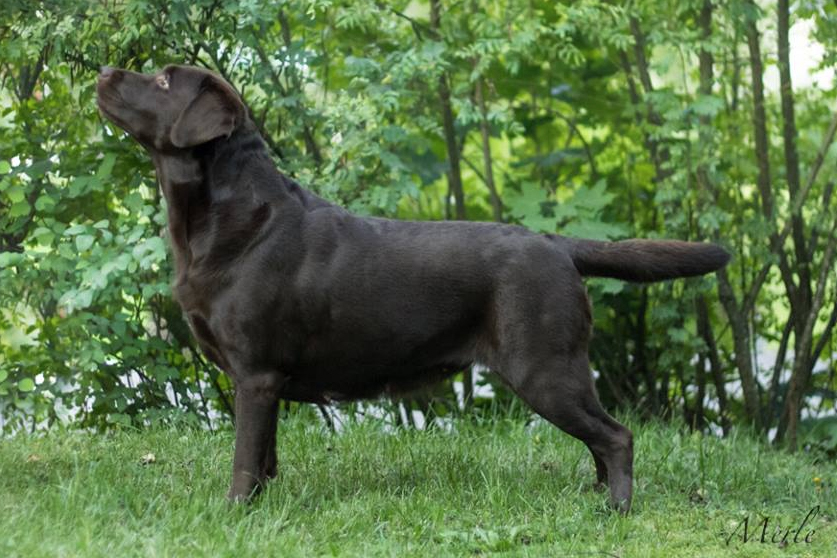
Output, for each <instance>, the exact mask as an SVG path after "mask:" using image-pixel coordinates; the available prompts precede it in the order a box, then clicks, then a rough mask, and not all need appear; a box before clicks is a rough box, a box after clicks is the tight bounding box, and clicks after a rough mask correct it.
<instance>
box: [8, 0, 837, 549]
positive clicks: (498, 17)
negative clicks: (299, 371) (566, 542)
mask: <svg viewBox="0 0 837 558" xmlns="http://www.w3.org/2000/svg"><path fill="white" fill-rule="evenodd" d="M7 4H8V5H7V6H4V10H3V12H2V14H0V107H2V109H0V110H1V112H0V285H1V286H0V416H2V417H3V423H2V425H0V428H3V429H6V430H15V429H20V428H22V427H26V428H35V427H38V426H42V425H45V424H51V423H53V422H55V421H67V420H69V421H72V422H74V423H75V424H79V425H83V426H96V427H108V426H111V425H117V424H147V423H150V422H156V421H168V420H170V418H171V416H172V415H173V414H175V413H176V414H182V413H184V412H185V413H186V414H187V415H188V416H190V417H192V419H193V420H195V421H203V422H206V423H209V422H211V421H212V420H214V419H213V418H212V417H217V416H219V415H223V414H225V413H226V412H227V411H228V410H229V398H230V395H231V394H230V393H229V389H230V384H229V380H228V379H227V378H225V377H224V376H223V375H219V373H218V371H217V370H216V369H215V368H214V367H212V366H211V365H210V364H208V363H207V362H206V360H205V359H204V358H203V357H202V356H201V355H200V352H199V351H198V350H197V348H196V346H195V343H194V340H193V339H192V338H191V337H190V334H189V331H188V328H187V327H186V324H185V323H184V320H183V318H182V316H181V313H180V311H179V309H178V308H177V306H176V305H175V304H174V303H173V302H172V300H171V293H170V287H169V284H170V281H171V275H172V262H171V259H170V257H169V255H168V250H167V244H168V241H167V240H166V210H165V203H164V200H162V199H161V196H160V194H159V191H158V189H157V186H156V183H155V177H154V172H153V168H152V166H151V164H150V162H149V161H148V158H147V156H146V154H145V153H143V152H142V150H141V149H140V148H139V147H138V146H137V145H136V144H135V143H134V142H132V141H129V140H128V138H126V137H125V136H124V134H123V133H122V132H120V131H119V130H117V129H115V128H113V127H111V126H109V125H107V124H105V123H104V122H103V120H102V119H101V117H99V116H98V115H97V111H96V107H95V81H96V78H95V75H96V71H97V69H98V67H99V66H100V65H102V64H108V65H112V66H118V67H126V68H130V69H133V70H137V71H152V70H154V69H157V68H160V67H161V66H163V65H165V64H167V63H187V64H198V65H202V66H206V67H208V68H210V69H213V70H215V71H217V72H219V73H220V74H221V75H222V76H223V77H225V78H226V79H228V80H229V81H230V82H232V83H233V84H234V85H235V86H236V87H237V89H238V90H239V91H240V92H241V94H242V96H243V99H244V100H245V102H246V104H247V106H248V108H249V109H250V113H251V115H252V117H253V119H254V121H255V122H256V123H257V125H258V126H259V128H260V129H261V131H262V133H263V135H264V137H265V139H266V141H267V143H268V145H269V148H270V150H271V153H272V155H273V156H274V158H275V160H276V163H277V165H278V166H279V167H280V168H281V169H282V170H283V171H284V172H286V173H288V174H290V175H293V176H294V177H295V178H297V179H298V180H299V181H301V182H302V183H303V184H305V185H306V186H308V187H310V188H311V189H313V190H314V191H316V192H318V193H319V194H321V195H323V196H325V197H326V198H328V199H330V200H333V201H335V202H337V203H340V204H342V205H344V206H346V207H348V208H349V209H351V210H352V211H354V212H357V213H360V214H365V215H381V216H390V217H398V218H408V219H443V218H448V217H451V216H452V215H453V214H454V211H453V208H452V205H453V203H454V202H453V201H452V195H451V194H452V192H451V191H450V190H449V188H450V186H449V184H448V182H447V176H448V175H449V173H450V172H451V165H450V162H449V161H448V149H447V148H448V145H447V143H449V142H450V138H446V137H445V134H444V133H443V125H442V117H441V114H442V111H441V100H440V96H439V91H440V89H439V84H440V83H441V82H444V83H446V84H447V85H448V87H449V89H450V104H451V108H452V111H453V114H454V116H455V123H454V125H455V126H454V127H455V138H453V139H454V141H455V143H456V145H455V148H456V151H458V152H459V153H460V154H461V158H462V165H461V166H462V172H461V174H462V177H461V178H462V183H463V189H464V198H465V207H464V208H463V209H464V210H466V213H467V215H468V217H469V218H471V219H483V220H488V219H492V218H493V217H494V215H495V213H494V210H495V206H493V205H492V204H493V200H492V194H491V192H490V188H489V187H488V180H487V174H488V172H487V171H488V170H489V168H490V170H491V171H492V175H493V177H494V182H495V190H496V194H497V197H498V198H499V201H500V203H501V204H502V208H501V214H502V217H503V219H504V220H506V221H508V222H512V223H516V224H521V225H523V226H526V227H529V228H531V229H532V230H536V231H539V232H545V233H560V234H567V235H574V236H583V237H589V238H598V239H611V240H617V239H621V238H627V237H634V236H640V237H676V238H684V239H718V240H720V241H721V242H722V243H723V244H725V246H727V248H729V249H730V250H731V252H733V254H734V255H735V260H734V262H733V264H732V266H731V268H730V271H729V273H730V279H731V284H733V286H734V287H735V289H736V292H735V294H737V295H738V296H740V297H741V298H743V297H744V294H745V292H746V290H747V288H748V286H749V285H750V284H751V281H752V280H753V276H754V274H755V270H758V269H759V267H760V266H761V265H762V264H763V263H765V262H775V261H778V258H777V253H776V250H775V249H773V248H772V247H771V246H770V245H769V244H768V243H767V242H766V241H765V239H766V238H767V237H768V236H769V235H770V234H771V232H775V230H776V229H777V228H779V227H780V226H781V224H780V223H779V224H777V222H774V221H771V220H770V219H768V218H766V217H765V216H764V214H763V212H762V211H761V205H760V204H761V200H760V196H759V192H758V189H757V188H756V186H755V183H756V176H757V172H758V167H757V163H756V160H755V158H754V154H753V141H754V140H753V138H752V133H751V127H752V119H751V111H752V99H751V97H750V95H749V86H748V85H745V84H747V83H748V82H747V79H748V78H747V77H746V76H747V74H748V72H749V68H748V67H747V64H746V62H747V61H746V41H745V37H744V31H743V29H744V27H743V26H744V23H745V22H746V21H747V18H756V19H758V20H759V23H760V25H762V26H764V25H767V24H768V23H770V18H772V17H773V13H772V12H771V10H768V9H764V10H760V9H758V8H755V7H754V5H752V4H750V3H748V2H741V1H738V0H734V1H730V2H716V3H714V4H713V6H714V10H713V20H712V33H711V36H709V37H706V36H704V35H703V33H702V32H701V30H700V27H699V23H698V17H699V11H700V8H701V7H702V6H703V3H701V2H668V1H666V2H636V3H630V4H625V5H616V4H614V3H605V2H601V1H599V0H582V1H577V2H570V1H565V2H551V1H550V2H547V1H541V0H536V1H526V2H522V1H520V0H503V1H500V2H484V1H481V0H473V1H469V2H458V3H447V2H441V8H440V14H439V21H438V22H434V21H433V19H432V17H431V6H430V4H429V3H428V2H424V1H420V2H412V1H407V0H393V1H387V2H373V1H371V0H370V1H363V2H332V1H324V0H323V1H321V0H289V1H285V2H281V3H278V4H277V3H275V2H270V1H267V0H248V1H246V2H230V1H219V0H191V1H189V2H185V1H182V0H176V1H174V2H162V1H160V0H125V1H122V2H117V3H106V4H102V3H94V2H77V1H74V0H56V1H53V2H48V3H38V4H32V3H29V2H23V1H13V2H7ZM812 6H813V5H812ZM812 6H809V5H808V4H805V3H800V4H799V5H798V6H797V8H798V12H797V13H796V15H795V16H794V17H795V18H803V17H805V18H811V21H812V22H813V24H814V26H813V36H814V37H815V38H816V40H817V41H819V42H820V43H821V44H822V45H825V46H826V47H827V48H826V49H825V50H826V54H825V55H824V58H823V61H822V64H823V66H824V67H827V66H829V64H830V62H829V61H831V59H832V58H833V52H834V51H835V49H834V48H832V47H833V46H834V44H835V42H837V24H835V21H837V19H835V7H834V6H831V5H830V4H829V5H827V6H822V7H817V8H814V7H812ZM742 14H744V15H746V16H747V17H743V16H742ZM702 51H706V52H711V53H712V55H713V57H714V62H715V64H714V68H715V78H716V79H715V80H714V84H713V85H712V87H711V88H710V91H709V92H706V91H705V90H704V91H703V92H702V91H701V89H700V73H699V72H700V70H699V63H698V57H699V56H700V54H701V52H702ZM768 52H772V49H768ZM829 53H832V54H829ZM640 55H643V56H644V57H646V60H645V67H643V61H642V58H641V56H640ZM646 73H647V76H646V75H645V74H646ZM646 77H647V78H648V80H649V83H648V84H646V83H645V78H646ZM440 80H441V81H440ZM649 86H650V87H649ZM478 89H479V91H480V92H481V95H480V96H481V97H482V100H480V98H479V97H480V96H478V95H477V91H478ZM796 93H797V97H796V109H797V126H798V129H799V134H798V143H799V151H800V153H801V156H802V167H803V171H807V170H808V169H809V168H810V167H811V166H812V164H813V161H814V157H815V155H816V152H817V149H818V147H819V144H820V142H821V139H822V137H823V135H824V132H825V130H826V129H827V127H828V121H829V118H830V111H831V109H832V106H833V101H834V97H835V94H834V92H833V90H832V89H831V88H816V87H808V88H798V89H797V91H796ZM767 103H768V115H769V123H768V126H769V132H770V134H771V135H772V136H775V137H776V138H779V137H780V132H781V125H782V122H781V120H780V119H779V118H778V116H777V115H778V114H779V102H778V97H777V94H776V93H775V92H772V93H771V92H768V98H767ZM778 141H779V140H778V139H777V140H776V141H774V143H777V142H778ZM771 149H772V151H771V162H772V165H773V169H774V170H773V176H774V177H777V178H776V179H775V180H774V184H773V185H772V188H773V190H774V198H775V199H776V200H777V208H778V209H777V217H778V218H781V219H785V218H786V217H787V214H788V212H789V207H790V206H789V203H790V201H789V196H788V193H787V191H786V190H785V189H783V188H784V186H783V183H782V180H783V178H782V177H783V176H784V175H785V174H786V171H785V169H784V168H783V166H782V165H783V161H782V160H780V158H779V155H778V151H779V148H778V147H776V146H774V147H772V148H771ZM486 151H487V152H488V154H489V155H490V157H489V161H488V163H487V162H486V158H485V152H486ZM834 157H835V154H834V153H833V149H831V150H828V151H827V152H826V163H825V168H830V166H833V163H834ZM489 165H490V166H489ZM803 175H806V172H803ZM707 184H711V185H712V187H711V188H710V187H707ZM827 184H830V182H828V181H827V180H825V179H820V180H817V181H815V182H814V184H813V187H812V190H811V194H810V198H809V200H814V201H808V202H806V204H805V206H804V208H803V215H804V217H805V219H806V222H808V223H810V225H808V226H809V227H810V229H809V230H808V231H807V232H808V233H809V234H810V235H813V238H814V240H815V242H814V243H813V244H812V246H811V254H812V256H813V265H814V267H815V268H816V266H817V265H819V264H820V262H821V261H822V255H823V253H824V246H825V243H826V242H827V239H828V235H829V231H830V229H829V223H830V222H831V221H830V220H829V219H830V217H829V215H832V214H833V211H831V213H829V211H830V210H828V207H829V206H828V203H831V204H832V206H833V202H828V200H830V199H833V198H832V197H830V194H828V191H829V190H828V188H830V186H828V185H827ZM831 188H832V189H833V187H831ZM817 200H823V201H824V202H826V203H819V202H818V201H817ZM815 233H816V234H815ZM817 239H818V240H817ZM788 244H789V243H788ZM834 281H835V279H834V276H833V274H832V275H830V276H828V277H827V280H826V285H825V286H826V288H825V291H824V292H825V301H824V306H823V308H826V309H827V308H830V307H831V306H830V305H833V304H834V297H835V294H834V293H835V289H834ZM782 284H783V283H782V279H781V278H780V277H779V274H778V273H777V272H776V271H775V270H774V269H771V270H770V273H769V275H768V278H767V280H766V285H765V287H764V288H763V289H761V290H760V291H758V292H757V293H756V297H755V303H754V308H753V309H752V311H750V312H749V313H748V314H747V315H748V318H747V319H748V320H749V322H750V323H751V331H752V334H753V339H759V340H764V341H766V342H768V343H773V345H775V344H776V343H778V340H779V339H781V337H782V329H783V327H784V323H783V322H784V319H785V317H787V315H788V308H789V304H788V298H787V294H786V293H784V292H783V291H782ZM589 290H590V294H591V298H592V299H593V306H594V312H595V319H596V331H597V333H596V339H597V342H596V344H595V345H594V347H593V353H592V360H593V364H594V368H595V369H596V370H597V371H598V372H599V374H600V376H599V378H600V379H599V387H600V391H601V393H602V398H603V400H604V401H605V403H606V404H607V405H608V406H610V407H616V406H620V405H621V406H624V407H631V408H639V409H642V410H643V411H644V412H645V413H646V414H649V415H650V414H659V415H669V416H670V415H672V414H675V413H676V412H677V409H678V408H680V407H682V409H683V412H684V415H688V414H689V413H692V412H694V410H695V409H696V407H697V406H698V403H699V402H698V401H697V394H696V392H695V389H693V388H695V387H696V385H697V383H699V381H702V382H704V383H707V382H709V381H708V380H706V379H704V380H699V379H698V374H697V372H696V370H695V363H694V357H695V355H696V354H699V355H700V356H701V358H702V359H708V356H709V353H708V351H709V347H708V345H707V343H706V340H705V339H702V337H701V336H700V335H698V332H697V324H696V321H695V318H694V315H695V305H696V304H697V303H698V302H699V301H700V300H705V301H707V307H708V309H709V322H710V326H711V329H712V332H713V333H712V335H713V336H714V341H715V342H716V344H717V351H716V352H717V356H718V357H719V362H720V366H721V370H720V374H721V376H722V381H728V380H732V379H736V378H737V370H736V366H735V363H734V360H733V341H732V333H731V331H730V328H728V327H727V316H725V315H724V312H722V311H721V309H720V305H719V304H717V301H718V297H717V295H716V294H715V287H714V283H713V281H712V280H711V279H704V280H690V281H687V282H680V283H675V284H673V285H663V286H654V287H648V288H645V287H636V286H629V285H625V284H623V283H620V282H616V281H611V280H595V281H590V283H589ZM827 323H828V318H827V314H826V312H825V311H824V312H823V313H822V315H819V316H817V320H816V327H815V333H816V334H817V335H820V334H823V333H824V332H825V331H826V330H827ZM826 340H827V339H826ZM772 347H773V346H771V348H772ZM824 347H825V348H824V350H823V353H822V359H823V360H824V361H827V364H828V367H830V368H829V369H830V370H831V371H832V372H831V374H830V375H829V374H817V375H814V376H813V380H812V387H813V388H815V389H822V390H826V391H827V392H829V393H833V391H834V389H835V386H834V373H833V370H834V362H833V354H834V350H833V348H834V345H833V341H828V342H827V343H826V344H825V345H824ZM702 362H703V360H702ZM706 362H708V360H706ZM780 364H781V363H780ZM756 367H757V368H759V369H758V370H757V373H760V374H761V376H760V378H761V380H760V381H761V384H762V387H763V389H764V392H765V393H763V394H762V395H763V397H762V398H763V400H764V401H762V403H763V404H764V406H765V409H769V410H766V411H765V413H769V412H773V411H772V409H773V408H774V407H773V406H771V402H770V401H769V400H768V399H769V395H770V394H768V393H766V392H767V391H768V384H769V383H770V379H769V378H767V377H766V375H769V374H770V372H771V370H770V366H768V365H764V364H760V363H759V362H757V363H756ZM781 368H782V367H781V366H780V370H781ZM707 377H708V372H707ZM785 377H786V376H782V375H780V376H779V381H778V384H777V385H778V389H777V391H776V393H779V394H781V393H784V391H783V389H784V384H785V379H784V378H785ZM488 381H489V382H490V381H491V380H488ZM709 383H711V382H709ZM494 387H495V391H498V392H499V395H498V400H502V401H508V400H511V398H509V397H507V396H508V394H507V393H503V392H502V389H503V388H502V387H501V386H499V385H496V386H494ZM716 388H717V387H716ZM437 395H438V394H437ZM716 396H717V393H715V394H713V393H712V390H711V386H710V389H709V390H707V395H706V400H705V402H701V404H703V403H705V405H704V407H705V415H706V419H707V422H708V424H710V425H712V424H715V425H718V424H720V423H721V417H720V416H719V413H718V412H716V411H715V408H716V405H715V404H714V399H713V398H714V397H716ZM445 397H446V398H447V399H448V400H450V399H451V397H450V386H449V385H448V386H447V393H446V395H443V396H442V398H445ZM730 397H731V399H732V400H733V402H732V403H731V404H730V406H729V408H728V409H726V410H725V411H724V412H725V413H726V414H727V415H728V416H731V417H736V416H738V417H742V416H743V415H744V412H743V410H741V409H740V406H739V405H738V404H737V399H738V397H739V394H737V393H731V394H730ZM828 401H830V402H831V404H832V406H833V397H832V398H831V399H828ZM449 404H450V401H448V405H449ZM486 533H487V534H486V535H485V536H486V537H488V538H489V539H490V538H491V536H493V535H490V533H488V532H486ZM486 540H488V539H486Z"/></svg>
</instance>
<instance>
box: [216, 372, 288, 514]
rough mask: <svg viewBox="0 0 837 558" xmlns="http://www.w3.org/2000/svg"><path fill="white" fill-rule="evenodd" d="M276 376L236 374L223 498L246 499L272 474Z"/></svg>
mask: <svg viewBox="0 0 837 558" xmlns="http://www.w3.org/2000/svg"><path fill="white" fill-rule="evenodd" d="M281 383H282V382H281V381H280V377H279V376H278V375H277V374H276V373H259V374H251V375H243V374H242V375H239V376H238V377H237V381H236V382H235V384H236V386H235V388H236V389H235V457H234V458H233V474H232V485H231V486H230V491H229V493H228V494H227V498H229V499H230V500H233V501H247V500H249V499H250V497H251V496H253V495H254V494H255V493H256V491H258V490H259V489H260V488H262V486H263V485H264V483H265V481H267V479H268V478H269V477H273V476H275V475H276V417H277V414H278V412H279V407H278V403H279V388H280V387H281Z"/></svg>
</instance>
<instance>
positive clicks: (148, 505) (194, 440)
mask: <svg viewBox="0 0 837 558" xmlns="http://www.w3.org/2000/svg"><path fill="white" fill-rule="evenodd" d="M454 425H455V426H454V429H453V431H452V432H444V431H442V430H438V429H437V430H435V431H430V432H422V431H411V430H399V431H396V432H394V433H392V432H389V433H388V432H386V431H385V430H384V429H383V428H382V427H381V426H380V425H378V424H376V423H374V422H372V421H366V422H364V423H360V424H352V425H348V426H347V427H346V429H345V430H344V431H343V432H341V433H339V434H336V433H332V432H329V431H327V430H326V429H324V428H323V427H321V426H318V425H315V424H312V423H311V422H310V421H303V420H300V419H294V418H291V419H288V420H286V421H284V422H282V423H281V424H280V427H279V434H278V436H279V442H278V446H277V447H278V449H279V462H280V471H279V477H278V478H277V479H276V480H275V481H273V483H272V484H271V485H270V486H269V488H268V489H267V490H266V491H265V492H264V493H263V494H262V495H261V497H260V498H259V499H258V500H257V501H256V502H255V503H254V504H252V505H250V506H232V505H230V504H228V503H227V502H226V501H225V499H224V493H225V492H226V489H227V483H228V482H229V475H230V467H231V465H230V463H231V459H232V445H233V436H232V432H230V431H222V432H216V433H211V432H205V431H198V430H193V429H189V428H183V429H177V428H168V429H151V430H148V431H139V432H137V431H116V432H111V433H108V434H98V435H96V434H89V433H77V432H75V433H74V432H58V431H55V432H51V433H48V434H47V435H45V436H37V437H28V436H17V437H14V438H11V439H4V440H0V556H25V557H30V556H32V557H40V556H84V557H96V556H102V557H108V558H111V557H122V556H188V557H193V556H234V557H241V556H262V557H263V556H281V557H292V556H364V557H366V556H398V557H401V556H417V557H423V558H425V557H436V556H474V555H488V554H495V553H496V554H502V555H503V556H589V557H596V556H601V557H607V556H621V557H628V556H638V557H646V556H660V557H671V556H688V557H694V556H725V557H726V556H824V557H825V556H828V557H834V556H837V521H836V520H835V516H837V490H835V483H837V472H836V471H835V466H834V464H833V463H827V462H820V463H815V462H814V461H813V460H812V459H811V457H810V456H807V455H804V454H802V455H788V454H785V453H782V452H777V451H774V450H771V449H769V448H766V447H764V446H763V445H761V444H759V443H756V442H754V441H753V440H751V439H750V438H748V437H746V436H744V435H742V434H737V435H733V436H731V437H730V438H728V439H726V440H717V439H713V438H709V437H704V436H699V435H692V434H688V433H686V432H685V431H681V430H678V429H677V428H675V427H672V426H668V425H662V424H651V425H642V426H640V425H637V424H630V426H631V427H632V428H633V430H634V433H635V437H636V439H635V449H636V463H635V484H634V487H635V492H634V494H635V497H634V509H633V512H632V513H631V515H630V516H628V517H619V516H617V515H615V514H612V513H610V512H608V511H607V509H606V506H605V501H606V497H605V495H604V494H600V493H597V492H595V491H593V490H592V489H591V486H592V480H593V478H594V468H593V461H592V459H591V458H590V456H589V454H588V452H587V449H586V448H585V447H584V446H583V445H582V444H581V443H579V442H576V441H575V440H573V439H571V438H569V437H568V436H566V435H564V434H562V433H560V432H558V431H557V430H555V429H554V428H552V427H550V426H549V425H547V424H545V423H542V422H536V423H534V424H532V425H529V426H527V425H525V424H524V423H523V422H520V421H510V420H500V421H497V422H482V423H480V422H479V421H476V420H460V421H457V422H455V423H454ZM150 453H153V454H154V460H153V462H151V463H144V461H150V459H149V458H147V457H146V456H147V455H148V454H150ZM144 458H145V459H144ZM815 478H816V479H817V480H815ZM816 505H819V506H820V513H819V515H817V516H816V517H815V518H814V519H813V520H810V521H809V522H808V524H807V525H806V526H805V528H804V529H803V532H802V533H801V534H800V535H799V536H798V540H800V541H801V540H802V539H803V538H804V537H805V535H806V534H807V533H808V532H809V531H810V530H814V534H813V536H812V537H810V538H811V540H812V542H811V543H810V544H806V543H804V542H799V543H793V537H794V534H795V532H794V531H792V532H791V534H790V536H789V537H788V541H789V543H788V544H787V545H784V546H782V545H779V544H771V543H770V542H769V538H770V535H772V534H773V528H774V525H778V526H780V527H781V528H783V529H787V528H790V529H793V530H795V529H796V528H797V527H798V526H799V524H800V523H801V522H802V520H803V519H804V517H805V516H806V514H807V513H808V512H809V510H811V508H813V507H814V506H816ZM765 515H766V516H767V517H768V518H769V520H768V536H767V538H768V542H767V543H764V544H762V543H760V542H756V541H752V540H751V541H750V542H747V543H746V544H744V543H742V541H741V538H742V537H741V536H742V534H743V528H742V529H740V530H739V532H738V535H737V536H736V537H735V538H734V539H733V541H732V542H731V543H730V545H729V546H727V544H726V542H725V539H726V538H727V536H728V534H729V532H731V530H733V529H734V528H735V527H736V526H737V525H739V524H740V523H741V522H742V520H743V519H744V517H749V520H748V525H749V534H750V536H751V537H754V538H755V539H758V538H759V537H760V536H761V529H762V525H761V521H762V520H763V518H764V516H765ZM754 532H755V533H754ZM778 538H781V537H778Z"/></svg>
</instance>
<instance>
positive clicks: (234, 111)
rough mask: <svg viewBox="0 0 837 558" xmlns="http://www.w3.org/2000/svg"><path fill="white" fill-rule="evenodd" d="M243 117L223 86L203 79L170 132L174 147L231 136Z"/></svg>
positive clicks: (233, 95)
mask: <svg viewBox="0 0 837 558" xmlns="http://www.w3.org/2000/svg"><path fill="white" fill-rule="evenodd" d="M243 118H244V104H243V103H242V102H241V99H239V98H238V94H237V93H236V92H235V91H234V90H233V89H232V87H230V86H229V85H227V84H226V83H222V82H221V81H220V80H218V79H217V78H214V77H207V78H206V79H205V80H204V82H203V83H202V84H201V87H200V91H199V92H198V94H197V95H196V96H195V98H194V99H192V102H190V103H189V105H188V106H187V107H186V108H185V109H183V112H181V113H180V116H178V117H177V121H176V122H175V123H174V126H172V129H171V142H172V144H173V145H174V146H175V147H180V148H186V147H194V146H196V145H200V144H202V143H206V142H208V141H210V140H213V139H215V138H217V137H221V136H227V137H229V136H230V134H232V132H233V130H235V127H236V126H238V125H239V124H240V123H241V121H242V120H243Z"/></svg>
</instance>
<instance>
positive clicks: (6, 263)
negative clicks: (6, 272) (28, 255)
mask: <svg viewBox="0 0 837 558" xmlns="http://www.w3.org/2000/svg"><path fill="white" fill-rule="evenodd" d="M21 261H23V254H18V253H15V252H0V269H5V268H7V267H11V266H13V265H17V264H19V263H20V262H21Z"/></svg>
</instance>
